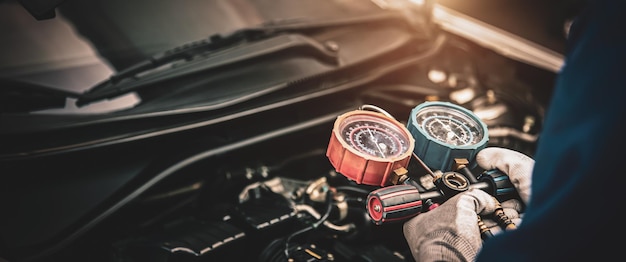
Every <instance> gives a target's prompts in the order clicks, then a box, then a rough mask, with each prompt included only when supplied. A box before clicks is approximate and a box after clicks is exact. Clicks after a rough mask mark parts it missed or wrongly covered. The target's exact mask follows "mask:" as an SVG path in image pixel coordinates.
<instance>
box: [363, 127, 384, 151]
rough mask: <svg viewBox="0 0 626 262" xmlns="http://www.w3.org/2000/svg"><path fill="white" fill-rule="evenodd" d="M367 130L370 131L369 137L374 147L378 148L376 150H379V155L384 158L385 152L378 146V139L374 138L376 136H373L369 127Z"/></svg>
mask: <svg viewBox="0 0 626 262" xmlns="http://www.w3.org/2000/svg"><path fill="white" fill-rule="evenodd" d="M367 132H368V133H370V138H371V139H372V142H374V144H376V147H377V148H378V151H379V152H380V155H381V156H382V157H383V158H386V156H385V152H383V149H382V148H380V145H379V144H378V140H377V139H376V137H374V134H373V133H372V130H370V129H369V128H368V129H367Z"/></svg>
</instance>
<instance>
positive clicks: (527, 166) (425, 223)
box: [403, 147, 535, 262]
mask: <svg viewBox="0 0 626 262" xmlns="http://www.w3.org/2000/svg"><path fill="white" fill-rule="evenodd" d="M476 161H477V164H478V165H479V166H480V167H481V168H483V169H485V170H491V169H495V168H497V169H499V170H500V171H502V172H504V173H505V174H507V175H508V176H509V179H510V181H511V183H512V184H513V186H514V187H515V188H516V189H517V191H518V194H519V196H520V199H521V200H522V201H523V202H524V203H520V202H519V200H517V199H511V200H507V201H504V202H503V203H499V202H498V201H497V200H496V199H495V198H494V197H493V196H491V195H489V194H488V193H486V192H485V191H483V190H480V189H472V188H471V189H469V190H467V191H465V192H462V193H459V194H457V195H455V196H453V197H451V198H450V199H448V200H446V201H445V202H444V203H442V204H441V205H440V206H438V207H436V208H434V209H433V210H430V211H428V212H426V213H423V214H420V215H417V216H415V217H414V218H412V219H410V220H409V221H407V222H405V224H404V226H403V232H404V237H405V238H406V241H407V243H408V245H409V247H410V248H411V254H412V255H413V258H414V259H415V260H416V261H420V262H422V261H473V260H474V259H475V258H476V255H477V254H478V251H479V250H480V248H481V247H482V241H483V238H484V237H486V236H487V235H488V234H486V233H483V234H482V235H481V230H480V229H479V219H480V220H481V222H483V223H484V225H485V226H486V227H488V228H490V231H489V232H491V234H493V235H496V234H499V233H500V232H501V231H502V229H501V227H500V226H498V224H499V223H497V222H495V221H494V220H491V219H487V218H488V217H491V216H492V215H493V213H494V212H495V211H496V210H501V211H503V212H504V214H505V215H506V216H507V217H508V218H509V219H511V221H512V222H513V223H514V224H519V223H521V216H520V215H519V213H520V212H521V211H522V209H523V206H524V204H525V203H527V202H528V199H529V198H530V183H531V174H532V169H533V166H534V164H535V161H534V160H533V159H531V158H530V157H528V156H526V155H524V154H522V153H519V152H517V151H513V150H510V149H505V148H498V147H489V148H485V149H483V150H481V151H480V152H478V154H477V156H476ZM500 208H501V209H500Z"/></svg>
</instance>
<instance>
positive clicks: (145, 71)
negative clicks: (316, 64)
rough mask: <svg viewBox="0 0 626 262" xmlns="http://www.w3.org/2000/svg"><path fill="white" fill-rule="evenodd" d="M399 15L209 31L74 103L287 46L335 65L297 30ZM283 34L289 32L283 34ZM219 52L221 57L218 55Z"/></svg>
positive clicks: (391, 18) (335, 60)
mask: <svg viewBox="0 0 626 262" xmlns="http://www.w3.org/2000/svg"><path fill="white" fill-rule="evenodd" d="M402 19H403V16H402V15H399V14H398V13H394V12H389V13H381V14H377V15H367V16H363V17H352V18H344V19H340V20H334V21H328V20H325V21H317V22H310V21H309V22H302V21H283V22H270V23H267V24H265V25H264V26H261V27H257V28H245V29H240V30H237V31H235V32H233V33H232V34H230V35H228V36H221V35H213V36H211V37H209V38H207V39H203V40H200V41H196V42H192V43H188V44H185V45H183V46H180V47H176V48H173V49H170V50H167V51H165V52H162V53H159V54H156V55H154V56H152V57H151V58H149V59H147V60H145V61H143V62H140V63H138V64H136V65H134V66H131V67H129V68H127V69H125V70H122V71H120V72H118V73H117V74H115V75H112V76H111V77H110V78H109V79H108V80H106V81H104V82H101V83H99V84H98V85H96V86H94V87H93V88H91V89H90V90H88V91H87V92H85V93H83V94H81V96H80V97H79V98H78V99H77V101H76V105H77V106H84V105H86V104H89V103H91V102H94V101H98V100H101V99H108V98H112V97H116V96H120V95H123V94H127V93H129V92H132V91H135V90H137V89H139V88H141V87H144V86H148V85H150V84H154V83H157V82H159V81H163V80H168V79H172V78H175V77H180V76H183V75H188V74H191V73H196V72H199V71H202V70H209V69H215V68H217V67H220V66H224V65H227V64H232V63H236V62H241V61H243V60H247V59H254V58H259V57H261V56H265V55H268V54H275V53H277V52H283V51H288V50H298V52H302V51H304V52H303V53H305V54H308V55H313V56H315V57H317V58H318V59H321V60H322V61H324V62H327V63H333V64H337V63H338V57H337V54H336V53H335V52H333V51H330V50H328V49H327V48H326V47H324V46H323V45H322V44H320V43H318V42H317V41H315V40H313V39H311V38H308V37H306V36H305V35H301V34H299V33H300V32H304V31H306V30H314V29H320V28H324V27H333V26H345V25H350V24H362V23H368V22H371V23H376V22H380V21H396V20H398V21H400V20H402ZM285 33H291V34H287V35H285ZM219 55H222V56H221V57H218V56H219ZM217 58H219V59H217ZM180 62H182V63H184V64H189V62H197V63H195V65H194V66H191V65H184V64H183V65H182V66H179V65H180V64H178V65H174V63H180ZM169 69H174V70H169Z"/></svg>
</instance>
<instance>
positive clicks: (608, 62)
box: [477, 0, 626, 261]
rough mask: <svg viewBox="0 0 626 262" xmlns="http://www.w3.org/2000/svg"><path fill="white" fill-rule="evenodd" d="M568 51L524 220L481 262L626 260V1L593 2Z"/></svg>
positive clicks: (488, 246) (489, 246) (490, 244)
mask: <svg viewBox="0 0 626 262" xmlns="http://www.w3.org/2000/svg"><path fill="white" fill-rule="evenodd" d="M568 45H569V47H568V50H567V52H566V54H565V56H566V58H565V64H564V66H563V68H562V70H561V72H560V73H559V76H558V79H557V82H556V86H555V90H554V93H553V96H552V100H551V102H550V104H549V107H548V110H547V114H546V117H545V122H544V128H543V131H542V133H541V136H540V138H539V142H538V147H537V151H536V153H535V154H534V158H535V161H536V162H535V167H534V171H533V175H532V187H531V188H532V189H531V190H532V191H531V200H530V203H529V205H528V207H527V209H526V212H525V213H524V218H523V221H522V223H521V224H520V225H519V227H518V229H517V230H514V231H511V232H506V233H505V234H502V235H498V236H497V237H495V238H493V239H490V240H489V241H487V242H485V244H484V246H483V248H482V250H481V251H480V253H479V256H478V258H477V261H574V260H575V261H579V260H581V259H591V260H592V261H607V260H609V258H611V260H614V259H618V260H624V256H625V255H626V245H624V244H623V243H624V241H625V240H624V239H622V237H624V236H626V230H625V228H626V227H625V225H624V219H623V216H622V215H621V213H622V212H623V210H622V209H624V208H626V168H625V165H626V127H625V126H626V123H624V122H626V81H625V80H626V62H625V61H626V1H623V0H591V1H588V4H587V8H586V9H585V10H584V11H583V12H582V13H581V14H580V15H579V17H578V18H577V20H576V21H575V23H574V25H573V26H572V28H571V31H570V36H569V39H568ZM616 257H617V258H616ZM619 257H621V259H620V258H619Z"/></svg>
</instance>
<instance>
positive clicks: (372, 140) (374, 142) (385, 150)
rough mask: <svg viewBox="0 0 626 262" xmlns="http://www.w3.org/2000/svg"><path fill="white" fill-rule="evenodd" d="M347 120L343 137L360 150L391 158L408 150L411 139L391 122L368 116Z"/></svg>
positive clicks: (372, 154)
mask: <svg viewBox="0 0 626 262" xmlns="http://www.w3.org/2000/svg"><path fill="white" fill-rule="evenodd" d="M347 120H348V121H346V122H345V124H344V126H343V127H342V128H341V133H342V134H343V139H344V140H345V141H346V142H347V143H348V144H349V145H350V146H351V147H352V148H354V149H356V150H357V151H359V152H362V153H365V154H367V155H371V156H376V157H381V158H390V157H395V156H399V155H401V154H403V153H405V152H406V151H407V150H408V144H409V140H408V139H407V138H406V137H405V136H404V135H403V133H402V132H401V131H400V129H399V128H398V127H396V126H395V125H393V124H391V123H387V122H384V121H381V120H380V119H373V118H370V117H367V116H360V117H353V119H347Z"/></svg>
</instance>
